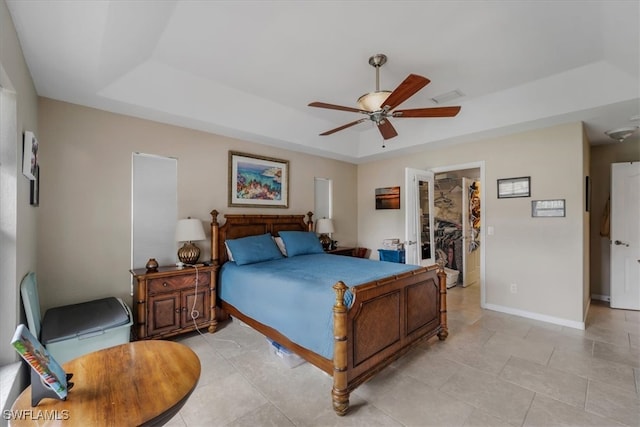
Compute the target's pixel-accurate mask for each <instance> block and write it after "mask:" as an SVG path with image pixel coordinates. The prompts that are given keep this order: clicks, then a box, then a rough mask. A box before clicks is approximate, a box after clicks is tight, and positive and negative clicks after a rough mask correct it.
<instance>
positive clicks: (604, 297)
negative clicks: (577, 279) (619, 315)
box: [591, 294, 611, 302]
mask: <svg viewBox="0 0 640 427" xmlns="http://www.w3.org/2000/svg"><path fill="white" fill-rule="evenodd" d="M591 299H597V300H598V301H606V302H611V297H610V296H609V295H598V294H591Z"/></svg>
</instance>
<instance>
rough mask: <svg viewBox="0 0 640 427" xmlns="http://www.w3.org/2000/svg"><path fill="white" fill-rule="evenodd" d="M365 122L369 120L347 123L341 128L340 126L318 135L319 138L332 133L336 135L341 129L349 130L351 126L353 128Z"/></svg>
mask: <svg viewBox="0 0 640 427" xmlns="http://www.w3.org/2000/svg"><path fill="white" fill-rule="evenodd" d="M367 120H369V119H360V120H356V121H355V122H351V123H347V124H346V125H342V126H340V127H338V128H335V129H331V130H328V131H326V132H323V133H321V134H320V136H326V135H331V134H332V133H336V132H338V131H341V130H343V129H346V128H350V127H351V126H355V125H357V124H358V123H362V122H365V121H367Z"/></svg>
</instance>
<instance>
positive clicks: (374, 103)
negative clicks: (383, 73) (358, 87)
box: [358, 90, 391, 111]
mask: <svg viewBox="0 0 640 427" xmlns="http://www.w3.org/2000/svg"><path fill="white" fill-rule="evenodd" d="M389 95H391V92H390V91H388V90H379V91H377V92H370V93H366V94H364V95H362V96H361V97H360V98H358V105H359V106H360V108H361V109H363V110H366V111H378V110H379V109H380V108H381V107H382V103H383V102H384V101H386V100H387V98H388V97H389Z"/></svg>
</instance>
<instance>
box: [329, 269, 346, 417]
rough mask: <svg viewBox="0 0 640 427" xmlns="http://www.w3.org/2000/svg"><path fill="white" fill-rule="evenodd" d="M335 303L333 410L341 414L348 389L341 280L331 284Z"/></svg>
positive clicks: (344, 409) (344, 309) (344, 406)
mask: <svg viewBox="0 0 640 427" xmlns="http://www.w3.org/2000/svg"><path fill="white" fill-rule="evenodd" d="M333 290H334V291H335V292H336V303H335V305H334V306H333V389H332V390H331V397H332V399H333V410H334V411H335V412H336V414H338V415H340V416H342V415H345V414H346V413H347V410H348V409H349V390H348V388H347V380H348V379H347V306H346V305H344V294H345V292H346V291H347V286H346V285H345V284H344V283H343V282H338V283H336V284H335V285H333Z"/></svg>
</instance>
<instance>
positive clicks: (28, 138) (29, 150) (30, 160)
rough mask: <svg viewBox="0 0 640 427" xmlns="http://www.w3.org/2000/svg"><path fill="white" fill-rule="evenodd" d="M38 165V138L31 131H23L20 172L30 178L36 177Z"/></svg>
mask: <svg viewBox="0 0 640 427" xmlns="http://www.w3.org/2000/svg"><path fill="white" fill-rule="evenodd" d="M37 166H38V140H37V139H36V136H35V135H34V134H33V132H30V131H25V133H24V143H23V145H22V174H23V175H24V176H26V177H27V178H29V179H30V180H32V181H33V180H35V179H36V167H37Z"/></svg>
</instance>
